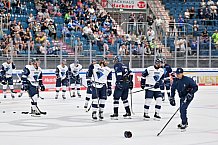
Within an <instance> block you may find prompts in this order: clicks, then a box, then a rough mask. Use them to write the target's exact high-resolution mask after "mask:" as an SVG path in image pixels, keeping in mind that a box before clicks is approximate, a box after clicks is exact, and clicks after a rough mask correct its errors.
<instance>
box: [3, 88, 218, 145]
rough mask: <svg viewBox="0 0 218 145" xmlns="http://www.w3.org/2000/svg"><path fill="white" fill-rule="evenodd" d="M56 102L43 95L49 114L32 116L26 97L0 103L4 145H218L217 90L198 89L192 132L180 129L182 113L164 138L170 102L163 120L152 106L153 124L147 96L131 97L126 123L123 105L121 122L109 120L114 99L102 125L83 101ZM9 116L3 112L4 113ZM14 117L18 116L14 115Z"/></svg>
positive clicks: (192, 111)
mask: <svg viewBox="0 0 218 145" xmlns="http://www.w3.org/2000/svg"><path fill="white" fill-rule="evenodd" d="M66 94H67V100H62V98H61V97H59V99H58V100H55V99H54V95H55V93H54V92H47V93H41V96H42V97H44V98H45V99H44V100H40V99H39V101H38V105H39V107H40V109H41V110H42V111H47V113H48V114H47V115H45V116H41V117H31V116H30V115H24V114H21V112H22V111H29V110H30V100H29V99H28V97H27V94H24V96H23V97H22V98H16V99H14V100H12V99H11V98H10V97H9V95H8V97H7V99H3V97H2V94H1V97H0V98H1V99H0V101H1V103H0V145H218V125H217V124H218V113H217V111H218V96H217V94H218V93H217V87H200V88H199V91H198V92H197V94H196V95H195V98H194V100H193V102H192V104H191V105H190V107H189V110H188V117H189V127H188V128H187V130H186V132H181V131H180V130H179V129H177V124H178V123H180V118H179V112H178V114H176V116H175V118H173V120H172V121H171V122H170V123H169V125H168V126H167V128H166V129H165V130H164V131H163V132H162V134H161V135H160V136H159V137H157V136H156V135H157V133H158V132H159V131H160V130H161V129H162V127H163V126H164V125H165V123H166V122H167V121H168V120H169V118H170V117H171V116H172V114H173V113H174V112H175V111H176V109H177V108H178V104H179V103H178V96H176V98H177V106H176V107H172V106H170V105H169V102H168V101H166V102H164V103H163V106H162V110H161V116H162V120H161V121H155V120H153V115H154V102H153V103H152V107H151V109H150V116H151V117H152V119H151V120H150V121H145V120H143V117H142V116H143V104H144V93H143V92H140V93H137V94H134V95H133V110H134V112H135V115H133V116H132V119H130V120H127V119H123V118H122V115H123V114H124V109H123V105H122V104H120V110H119V112H120V114H119V115H120V117H119V120H111V119H110V118H109V115H110V114H112V110H113V108H112V107H113V105H112V97H110V98H109V99H108V101H107V103H106V108H105V113H104V116H105V119H104V121H98V122H93V121H92V119H91V111H89V112H88V113H87V112H85V110H84V109H83V106H84V98H85V91H83V92H82V94H83V95H82V98H70V97H69V92H67V93H66ZM3 111H5V113H3ZM13 112H16V113H13ZM126 130H129V131H131V132H132V134H133V137H132V138H129V139H127V138H125V137H124V135H123V133H124V131H126Z"/></svg>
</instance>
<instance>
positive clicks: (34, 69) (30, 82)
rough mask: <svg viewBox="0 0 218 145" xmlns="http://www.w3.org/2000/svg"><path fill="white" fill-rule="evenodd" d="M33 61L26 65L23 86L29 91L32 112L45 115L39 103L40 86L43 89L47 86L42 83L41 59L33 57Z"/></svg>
mask: <svg viewBox="0 0 218 145" xmlns="http://www.w3.org/2000/svg"><path fill="white" fill-rule="evenodd" d="M31 62H32V64H31V65H26V66H25V68H24V69H23V75H22V77H21V79H22V83H23V88H24V90H25V91H27V92H28V94H29V97H30V99H31V113H32V114H33V115H36V116H39V115H41V114H44V115H45V114H46V112H41V111H40V110H39V107H38V105H37V98H38V93H39V88H40V89H41V91H45V86H44V85H43V83H42V70H41V68H40V60H39V59H38V58H32V60H31Z"/></svg>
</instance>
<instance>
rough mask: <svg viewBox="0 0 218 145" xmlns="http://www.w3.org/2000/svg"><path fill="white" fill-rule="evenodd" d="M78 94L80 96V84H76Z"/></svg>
mask: <svg viewBox="0 0 218 145" xmlns="http://www.w3.org/2000/svg"><path fill="white" fill-rule="evenodd" d="M76 90H77V94H78V95H80V84H76Z"/></svg>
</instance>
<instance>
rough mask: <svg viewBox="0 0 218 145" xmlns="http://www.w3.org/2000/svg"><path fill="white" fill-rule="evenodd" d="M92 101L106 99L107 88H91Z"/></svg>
mask: <svg viewBox="0 0 218 145" xmlns="http://www.w3.org/2000/svg"><path fill="white" fill-rule="evenodd" d="M96 91H97V92H96ZM92 99H105V100H106V99H107V87H106V85H104V86H103V87H102V88H95V87H94V86H92Z"/></svg>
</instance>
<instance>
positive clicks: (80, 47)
mask: <svg viewBox="0 0 218 145" xmlns="http://www.w3.org/2000/svg"><path fill="white" fill-rule="evenodd" d="M75 46H76V48H77V54H81V52H82V51H83V43H82V42H81V41H80V38H79V37H78V38H77V39H76V40H75Z"/></svg>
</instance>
